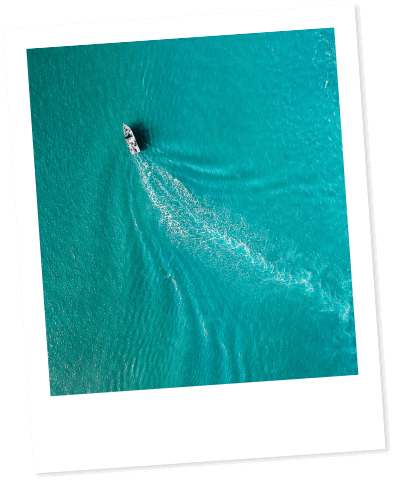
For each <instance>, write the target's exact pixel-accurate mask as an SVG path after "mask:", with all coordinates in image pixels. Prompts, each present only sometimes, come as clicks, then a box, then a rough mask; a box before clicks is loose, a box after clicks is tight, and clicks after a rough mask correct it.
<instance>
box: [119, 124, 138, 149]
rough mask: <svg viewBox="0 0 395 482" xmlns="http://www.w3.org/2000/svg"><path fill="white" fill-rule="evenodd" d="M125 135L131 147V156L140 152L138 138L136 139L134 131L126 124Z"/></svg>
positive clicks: (124, 127)
mask: <svg viewBox="0 0 395 482" xmlns="http://www.w3.org/2000/svg"><path fill="white" fill-rule="evenodd" d="M123 133H124V134H125V141H126V145H127V146H128V147H129V151H130V153H131V154H137V153H138V152H140V148H139V146H138V144H137V141H136V138H135V137H134V134H133V131H132V129H131V128H130V127H128V126H127V125H126V124H124V125H123Z"/></svg>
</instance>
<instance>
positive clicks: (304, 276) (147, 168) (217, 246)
mask: <svg viewBox="0 0 395 482" xmlns="http://www.w3.org/2000/svg"><path fill="white" fill-rule="evenodd" d="M133 160H134V162H135V166H136V168H137V172H138V175H139V182H140V184H141V186H142V187H143V189H144V191H145V192H146V194H147V195H148V197H149V199H150V203H151V205H152V206H153V208H154V209H155V210H156V211H157V213H158V214H159V217H158V221H159V225H160V226H161V227H162V228H163V229H164V230H165V231H166V234H167V237H168V239H169V240H170V241H171V243H173V245H175V246H176V247H177V248H182V249H184V250H186V251H187V252H189V253H190V254H192V255H193V256H194V257H195V258H197V259H199V260H201V261H202V262H203V263H204V264H205V265H206V266H210V267H211V268H212V269H215V270H217V271H219V272H220V273H221V275H222V276H224V277H226V278H227V279H228V280H230V281H232V282H242V283H243V284H245V283H248V285H250V286H252V285H253V286H254V287H261V286H262V285H265V289H266V290H268V289H292V288H295V289H300V290H302V291H303V292H304V293H305V295H307V296H310V297H313V296H314V297H316V298H318V299H319V302H320V305H321V311H330V312H336V313H337V314H338V316H339V319H340V321H343V322H345V323H347V322H348V321H349V319H350V318H351V317H352V313H353V306H352V297H351V280H350V279H348V278H344V280H343V281H341V280H340V283H342V286H341V289H340V290H337V292H336V293H335V294H333V293H331V291H330V290H327V289H324V287H323V283H322V280H321V276H320V274H321V272H322V269H321V268H320V267H319V266H318V267H312V268H310V269H306V268H304V267H302V266H301V265H300V262H298V261H297V260H298V258H299V257H300V256H298V255H297V254H296V253H295V252H294V250H289V249H288V250H285V251H284V252H282V253H280V255H277V256H275V258H276V259H275V261H273V259H272V260H269V259H268V254H269V253H270V252H274V249H273V244H271V243H270V241H269V236H268V235H267V234H266V233H262V232H259V233H257V232H256V230H255V231H254V230H252V229H251V227H250V226H249V225H248V223H247V222H246V221H245V219H244V218H243V217H242V216H240V215H236V214H234V213H231V212H230V211H229V210H228V209H227V208H226V207H225V206H218V205H216V206H214V205H213V202H212V201H211V200H210V199H209V198H207V197H205V198H204V199H198V198H197V197H196V196H194V195H193V194H192V193H191V192H190V191H189V190H188V189H187V188H186V187H185V185H184V184H183V183H182V182H181V181H180V180H178V179H177V178H175V177H173V176H172V175H171V174H170V172H168V171H167V170H166V169H165V168H164V167H162V166H161V165H160V164H162V165H163V164H165V165H166V164H169V163H171V160H170V159H167V158H165V157H163V156H161V155H160V151H159V150H152V149H151V150H150V151H144V152H141V153H139V154H136V155H134V156H133ZM155 161H156V162H155ZM256 246H260V247H261V249H256ZM174 283H175V288H176V290H178V288H177V284H176V281H174Z"/></svg>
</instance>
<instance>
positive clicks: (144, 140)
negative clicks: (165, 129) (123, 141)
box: [129, 122, 151, 151]
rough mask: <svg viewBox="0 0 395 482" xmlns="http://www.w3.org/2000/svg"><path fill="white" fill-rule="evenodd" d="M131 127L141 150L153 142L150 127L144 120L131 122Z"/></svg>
mask: <svg viewBox="0 0 395 482" xmlns="http://www.w3.org/2000/svg"><path fill="white" fill-rule="evenodd" d="M129 127H130V128H131V129H132V131H133V134H134V137H135V138H136V141H137V144H138V146H139V147H140V150H141V151H144V150H145V149H147V148H148V147H149V146H150V143H151V136H150V131H149V129H148V127H146V126H145V125H144V124H143V123H142V122H135V123H133V124H130V125H129Z"/></svg>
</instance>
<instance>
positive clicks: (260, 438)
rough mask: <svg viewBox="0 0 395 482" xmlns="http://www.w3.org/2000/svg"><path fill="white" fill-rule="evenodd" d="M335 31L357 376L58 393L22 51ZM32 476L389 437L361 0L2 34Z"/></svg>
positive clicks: (340, 446)
mask: <svg viewBox="0 0 395 482" xmlns="http://www.w3.org/2000/svg"><path fill="white" fill-rule="evenodd" d="M319 28H334V30H335V41H336V56H337V67H338V82H339V96H340V113H341V126H342V139H343V156H344V168H345V182H346V198H347V213H348V227H349V241H350V253H351V271H352V283H353V297H354V309H355V327H356V338H357V355H358V370H359V375H355V376H344V377H330V378H316V379H302V380H286V381H274V382H255V383H243V384H231V385H214V386H203V387H188V388H170V389H157V390H142V391H129V392H113V393H100V394H87V395H70V396H57V397H51V396H50V387H49V370H48V357H47V344H46V329H45V315H44V299H43V286H42V273H41V256H40V242H39V229H38V215H37V198H36V187H35V172H34V157H33V142H32V134H31V133H32V130H31V117H30V101H29V84H28V73H27V59H26V49H30V48H43V47H57V46H66V45H86V44H103V43H118V42H132V41H137V40H154V39H168V38H182V37H203V36H213V35H215V36H216V35H232V34H244V33H257V32H274V31H286V30H303V29H319ZM5 41H6V63H7V79H8V95H9V106H10V112H9V116H10V125H11V143H12V156H13V169H14V182H15V194H16V209H17V225H18V243H19V256H20V270H21V282H22V298H23V312H24V328H25V345H26V356H27V363H28V382H29V401H30V412H31V424H32V436H33V451H34V463H35V472H36V473H48V472H63V471H77V470H91V469H108V468H119V467H137V466H152V465H164V464H180V463H192V462H210V461H224V460H240V459H251V458H265V457H278V456H295V455H310V454H323V453H339V452H351V451H366V450H380V449H384V448H385V435H384V422H383V408H382V391H381V379H380V364H379V351H378V336H377V320H376V307H375V290H374V278H373V262H372V249H371V233H370V220H369V203H368V190H367V177H366V163H365V150H364V136H363V121H362V106H361V92H360V74H359V63H358V47H357V34H356V18H355V7H354V6H340V7H320V8H300V9H291V10H271V11H258V12H246V13H240V12H238V13H232V14H230V13H226V14H210V15H197V16H187V17H169V18H154V19H139V20H128V21H122V22H102V23H88V24H76V25H54V26H45V27H28V28H18V29H8V30H6V31H5Z"/></svg>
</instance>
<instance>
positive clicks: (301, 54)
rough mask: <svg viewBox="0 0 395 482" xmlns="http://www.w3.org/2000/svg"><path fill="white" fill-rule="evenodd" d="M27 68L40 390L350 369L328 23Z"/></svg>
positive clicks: (113, 47) (68, 51)
mask: <svg viewBox="0 0 395 482" xmlns="http://www.w3.org/2000/svg"><path fill="white" fill-rule="evenodd" d="M27 59H28V71H29V83H30V99H31V112H32V127H33V142H34V158H35V172H36V184H37V203H38V215H39V228H40V243H41V257H42V273H43V287H44V301H45V316H46V327H47V342H48V363H49V373H50V387H51V394H52V395H68V394H83V393H95V392H96V393H97V392H110V391H122V390H143V389H157V388H171V387H186V386H199V385H213V384H227V383H243V382H260V381H274V380H286V379H297V378H314V377H332V376H344V375H356V374H358V366H357V352H356V340H355V328H354V311H353V300H352V283H351V268H350V253H349V242H348V230H347V207H346V195H345V182H344V168H343V155H342V139H341V123H340V110H339V93H338V84H337V68H336V49H335V34H334V30H333V29H320V30H303V31H289V32H274V33H258V34H245V35H231V36H220V37H204V38H186V39H174V40H158V41H144V42H131V43H119V44H105V45H88V46H72V47H61V48H43V49H33V50H28V51H27ZM123 123H125V124H127V125H129V126H130V127H131V128H132V129H133V131H134V132H135V134H136V138H137V141H138V142H139V145H140V147H141V149H142V151H141V153H139V154H137V155H134V156H132V155H131V154H130V152H129V150H128V149H127V146H126V143H125V140H124V136H123V130H122V124H123Z"/></svg>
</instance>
